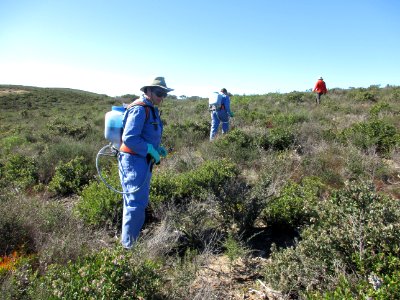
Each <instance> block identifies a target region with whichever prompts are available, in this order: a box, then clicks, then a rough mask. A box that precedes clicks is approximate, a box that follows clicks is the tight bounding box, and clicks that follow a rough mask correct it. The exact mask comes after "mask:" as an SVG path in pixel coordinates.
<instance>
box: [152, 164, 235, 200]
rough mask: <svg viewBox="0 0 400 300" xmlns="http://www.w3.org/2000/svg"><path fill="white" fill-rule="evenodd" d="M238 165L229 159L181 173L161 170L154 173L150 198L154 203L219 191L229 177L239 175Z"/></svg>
mask: <svg viewBox="0 0 400 300" xmlns="http://www.w3.org/2000/svg"><path fill="white" fill-rule="evenodd" d="M237 174H238V170H237V168H236V166H235V165H234V164H233V163H232V162H231V161H229V160H227V159H219V160H214V161H207V162H205V163H204V164H203V165H201V166H199V167H198V168H197V169H195V170H193V171H189V172H184V173H181V174H172V173H170V172H168V171H167V172H160V173H155V174H153V177H152V183H151V186H150V199H151V201H152V203H153V204H155V205H157V203H159V202H165V201H174V202H176V203H179V202H181V201H183V200H185V199H187V200H188V199H191V198H196V197H201V195H202V194H204V193H205V194H207V193H217V192H218V190H219V189H220V188H221V187H222V185H223V184H224V183H225V182H226V181H227V180H229V179H231V178H234V177H235V176H237Z"/></svg>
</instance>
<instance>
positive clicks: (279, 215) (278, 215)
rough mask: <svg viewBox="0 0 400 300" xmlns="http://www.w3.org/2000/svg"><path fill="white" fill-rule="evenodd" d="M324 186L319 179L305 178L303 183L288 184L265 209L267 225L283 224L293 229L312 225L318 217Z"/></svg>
mask: <svg viewBox="0 0 400 300" xmlns="http://www.w3.org/2000/svg"><path fill="white" fill-rule="evenodd" d="M323 187H324V185H323V184H322V182H321V181H320V180H319V179H318V178H314V177H311V178H309V177H305V178H303V179H302V181H301V183H295V182H290V181H289V182H288V183H287V184H286V185H285V186H284V187H283V189H282V191H281V192H280V193H279V196H277V197H276V198H274V199H273V200H271V201H270V202H269V203H268V205H267V207H266V208H265V209H264V211H263V213H262V216H263V219H264V220H265V221H266V222H267V224H282V225H286V226H290V227H293V228H297V227H301V226H304V225H307V224H310V223H311V220H312V219H315V218H316V216H317V211H316V207H317V206H318V203H319V201H320V198H321V194H322V191H323Z"/></svg>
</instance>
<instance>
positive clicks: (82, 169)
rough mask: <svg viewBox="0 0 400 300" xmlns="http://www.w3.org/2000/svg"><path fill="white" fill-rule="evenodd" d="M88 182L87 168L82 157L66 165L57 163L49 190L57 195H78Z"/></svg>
mask: <svg viewBox="0 0 400 300" xmlns="http://www.w3.org/2000/svg"><path fill="white" fill-rule="evenodd" d="M88 181H89V173H88V167H87V164H86V163H85V160H84V158H83V157H77V158H74V159H72V160H71V161H69V162H67V163H62V162H61V163H59V164H58V165H57V167H56V172H55V175H54V177H53V178H52V180H51V181H50V183H49V190H50V191H52V192H55V193H57V194H59V195H68V194H72V193H78V192H79V191H80V190H81V188H82V187H83V186H84V185H85V184H87V183H88Z"/></svg>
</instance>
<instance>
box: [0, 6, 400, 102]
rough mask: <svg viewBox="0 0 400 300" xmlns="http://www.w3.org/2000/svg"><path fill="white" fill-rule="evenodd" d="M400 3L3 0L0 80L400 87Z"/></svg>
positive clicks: (237, 88)
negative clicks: (320, 83)
mask: <svg viewBox="0 0 400 300" xmlns="http://www.w3.org/2000/svg"><path fill="white" fill-rule="evenodd" d="M399 54H400V1H399V0H379V1H378V0H374V1H373V0H353V1H352V0H336V1H311V0H303V1H302V0H286V1H285V0H280V1H278V0H276V1H270V0H242V1H239V0H230V1H228V0H202V1H188V0H186V1H183V0H170V1H162V0H152V1H146V0H141V1H137V0H130V1H128V0H124V1H122V0H120V1H118V0H115V1H109V0H108V1H103V0H97V1H92V0H79V1H78V0H69V1H64V0H58V1H51V0H47V1H46V0H42V1H36V0H30V1H28V0H0V84H21V85H32V86H40V87H66V88H76V89H82V90H86V91H90V92H96V93H103V94H107V95H110V96H117V95H123V94H139V93H140V91H139V89H140V87H142V86H143V85H146V84H148V83H150V82H151V81H152V79H153V78H154V77H156V76H164V77H165V79H166V82H167V85H168V86H170V87H171V88H174V89H175V91H174V92H172V94H175V95H177V96H180V95H186V96H207V95H208V94H209V93H210V92H212V91H216V90H219V89H221V88H222V87H225V88H227V89H228V91H230V92H231V93H233V94H246V95H248V94H264V93H269V92H282V93H286V92H291V91H306V90H308V89H310V88H312V87H313V86H314V83H315V81H316V80H317V78H318V77H320V76H323V77H324V79H325V81H326V83H327V87H328V89H329V88H334V87H339V88H348V87H368V86H370V85H375V84H380V85H381V86H385V85H386V84H391V85H400V59H399Z"/></svg>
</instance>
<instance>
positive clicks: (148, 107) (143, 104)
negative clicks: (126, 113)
mask: <svg viewBox="0 0 400 300" xmlns="http://www.w3.org/2000/svg"><path fill="white" fill-rule="evenodd" d="M138 105H139V106H143V107H144V108H145V110H146V120H148V119H149V109H151V112H152V113H153V118H154V119H156V118H157V117H156V112H155V110H154V107H153V106H151V105H147V104H146V103H144V102H143V101H141V100H135V101H133V102H132V103H131V104H129V105H128V107H127V109H130V108H132V107H134V106H138Z"/></svg>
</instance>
